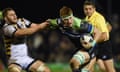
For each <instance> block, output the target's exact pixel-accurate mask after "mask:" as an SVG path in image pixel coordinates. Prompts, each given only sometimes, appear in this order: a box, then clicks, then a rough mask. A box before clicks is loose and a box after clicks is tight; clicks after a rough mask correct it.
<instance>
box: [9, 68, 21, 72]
mask: <svg viewBox="0 0 120 72" xmlns="http://www.w3.org/2000/svg"><path fill="white" fill-rule="evenodd" d="M8 72H21V70H20V69H19V68H18V67H8Z"/></svg>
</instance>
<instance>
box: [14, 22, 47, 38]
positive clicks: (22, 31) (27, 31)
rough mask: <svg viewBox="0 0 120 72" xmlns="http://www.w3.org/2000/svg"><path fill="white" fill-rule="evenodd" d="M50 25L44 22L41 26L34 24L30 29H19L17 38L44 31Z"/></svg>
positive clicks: (16, 34)
mask: <svg viewBox="0 0 120 72" xmlns="http://www.w3.org/2000/svg"><path fill="white" fill-rule="evenodd" d="M48 25H49V23H48V22H42V23H40V24H36V23H32V24H31V26H30V27H29V28H22V29H20V28H18V29H17V30H16V32H15V33H14V36H15V37H19V36H26V35H31V34H33V33H35V32H37V31H39V30H43V29H44V28H46V27H47V26H48Z"/></svg>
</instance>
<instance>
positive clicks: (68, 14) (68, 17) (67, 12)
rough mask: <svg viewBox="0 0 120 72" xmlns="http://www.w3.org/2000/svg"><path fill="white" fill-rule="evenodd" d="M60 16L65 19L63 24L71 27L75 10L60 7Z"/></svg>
mask: <svg viewBox="0 0 120 72" xmlns="http://www.w3.org/2000/svg"><path fill="white" fill-rule="evenodd" d="M60 17H61V19H62V20H63V22H64V23H63V24H64V25H63V26H67V27H71V26H72V24H73V11H72V9H71V8H69V7H66V6H63V7H62V8H61V9H60Z"/></svg>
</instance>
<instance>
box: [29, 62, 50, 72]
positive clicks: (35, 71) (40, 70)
mask: <svg viewBox="0 0 120 72" xmlns="http://www.w3.org/2000/svg"><path fill="white" fill-rule="evenodd" d="M30 71H31V72H51V71H50V69H49V68H48V67H47V66H46V65H44V64H41V65H40V66H38V67H32V68H31V69H30Z"/></svg>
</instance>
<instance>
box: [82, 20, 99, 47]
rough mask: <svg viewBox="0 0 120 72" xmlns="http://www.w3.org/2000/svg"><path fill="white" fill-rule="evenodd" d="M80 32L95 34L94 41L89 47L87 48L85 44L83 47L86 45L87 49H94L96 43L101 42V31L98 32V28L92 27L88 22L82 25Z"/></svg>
mask: <svg viewBox="0 0 120 72" xmlns="http://www.w3.org/2000/svg"><path fill="white" fill-rule="evenodd" d="M80 31H81V32H83V33H91V34H93V38H94V41H92V42H91V43H90V45H89V46H86V45H87V44H83V46H84V45H85V46H84V47H85V48H90V47H91V46H92V47H94V46H95V44H96V42H99V39H100V36H101V31H100V30H98V29H97V28H96V27H94V26H92V24H89V23H88V22H85V23H83V24H81V25H80Z"/></svg>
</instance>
